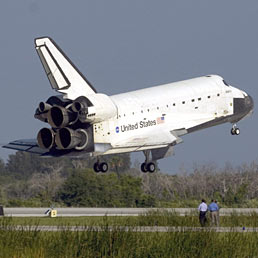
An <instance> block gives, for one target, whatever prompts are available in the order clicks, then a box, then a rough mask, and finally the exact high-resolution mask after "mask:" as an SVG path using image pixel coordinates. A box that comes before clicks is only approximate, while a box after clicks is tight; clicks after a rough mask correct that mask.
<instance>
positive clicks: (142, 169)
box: [141, 162, 148, 173]
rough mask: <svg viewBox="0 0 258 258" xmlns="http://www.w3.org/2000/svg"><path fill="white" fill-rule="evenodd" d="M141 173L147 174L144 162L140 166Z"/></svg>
mask: <svg viewBox="0 0 258 258" xmlns="http://www.w3.org/2000/svg"><path fill="white" fill-rule="evenodd" d="M141 171H142V172H143V173H147V172H148V170H147V166H146V163H145V162H144V163H142V164H141Z"/></svg>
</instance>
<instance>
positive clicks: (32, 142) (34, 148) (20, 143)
mask: <svg viewBox="0 0 258 258" xmlns="http://www.w3.org/2000/svg"><path fill="white" fill-rule="evenodd" d="M3 148H7V149H12V150H18V151H26V152H31V153H35V154H39V155H42V154H44V153H45V152H46V150H43V149H41V148H39V146H38V143H37V140H36V139H24V140H16V141H13V142H10V143H8V144H6V145H4V146H3Z"/></svg>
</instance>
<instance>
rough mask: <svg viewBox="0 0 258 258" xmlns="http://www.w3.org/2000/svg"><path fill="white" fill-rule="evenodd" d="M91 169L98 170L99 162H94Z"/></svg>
mask: <svg viewBox="0 0 258 258" xmlns="http://www.w3.org/2000/svg"><path fill="white" fill-rule="evenodd" d="M93 169H94V171H95V172H96V173H98V172H100V167H99V163H98V162H96V163H94V166H93Z"/></svg>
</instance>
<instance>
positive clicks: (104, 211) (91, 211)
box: [4, 207, 258, 217]
mask: <svg viewBox="0 0 258 258" xmlns="http://www.w3.org/2000/svg"><path fill="white" fill-rule="evenodd" d="M48 209H49V208H47V207H46V208H4V215H5V216H12V217H45V216H47V215H46V214H45V212H46V211H47V210H48ZM55 209H56V210H57V216H58V217H79V216H139V215H144V214H146V213H149V212H155V211H161V212H165V211H167V212H173V213H175V214H176V215H178V216H186V215H191V214H192V215H196V214H197V213H198V211H197V209H195V208H166V209H165V208H162V209H161V208H159V209H158V208H55ZM252 213H258V209H257V208H243V209H240V208H222V209H220V216H228V215H232V214H237V215H250V214H252Z"/></svg>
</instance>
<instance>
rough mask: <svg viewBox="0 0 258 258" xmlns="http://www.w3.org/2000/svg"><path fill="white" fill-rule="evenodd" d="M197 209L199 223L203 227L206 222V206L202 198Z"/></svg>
mask: <svg viewBox="0 0 258 258" xmlns="http://www.w3.org/2000/svg"><path fill="white" fill-rule="evenodd" d="M198 210H199V212H200V214H199V220H200V224H201V226H202V227H204V226H205V224H206V222H207V218H206V213H207V211H208V206H207V204H206V201H205V200H204V199H202V203H201V204H200V205H199V207H198Z"/></svg>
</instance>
